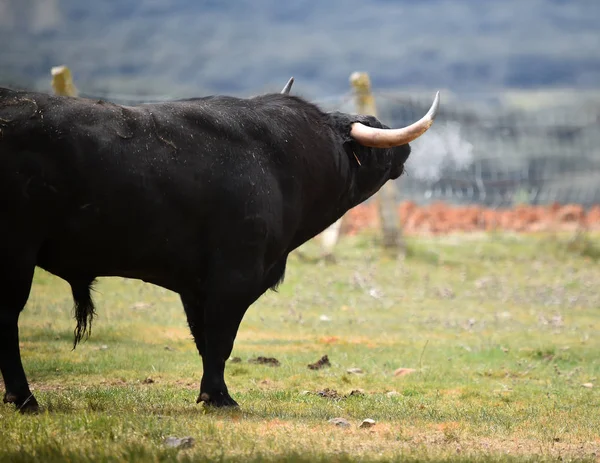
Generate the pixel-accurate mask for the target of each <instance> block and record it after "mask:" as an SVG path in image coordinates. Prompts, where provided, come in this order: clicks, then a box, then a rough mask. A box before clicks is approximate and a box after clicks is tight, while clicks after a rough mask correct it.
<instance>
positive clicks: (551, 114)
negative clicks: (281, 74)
mask: <svg viewBox="0 0 600 463" xmlns="http://www.w3.org/2000/svg"><path fill="white" fill-rule="evenodd" d="M81 96H84V97H88V98H101V99H106V100H110V101H113V102H115V103H120V104H128V105H140V104H144V103H151V102H160V101H167V100H172V99H175V97H174V96H171V95H165V96H161V97H157V96H149V95H115V94H107V95H87V94H82V95H81ZM374 96H375V98H376V102H377V106H378V112H379V118H380V119H381V120H382V121H383V122H384V123H386V124H387V125H389V126H391V127H399V126H403V125H407V124H410V123H412V122H414V121H415V120H417V119H418V118H420V117H422V115H423V114H424V113H425V112H426V111H427V109H428V108H429V105H430V104H431V97H432V95H414V94H411V95H408V94H407V95H402V94H397V93H385V92H375V93H374ZM479 101H481V98H480V99H479ZM498 101H499V98H496V96H490V95H487V102H486V104H480V105H478V106H477V105H475V104H468V103H465V102H464V101H463V102H461V101H459V100H455V101H452V100H450V101H444V99H443V100H442V106H441V108H440V112H439V115H438V118H437V119H436V123H435V124H434V125H433V127H432V129H430V131H429V132H428V133H427V136H425V137H422V138H421V139H419V140H417V141H416V142H415V143H413V151H412V155H411V158H410V160H409V162H408V164H407V166H406V175H403V176H402V177H401V178H400V179H398V180H397V187H398V192H399V194H398V199H399V200H412V201H414V202H416V203H418V204H428V203H431V202H434V201H440V200H441V201H445V202H448V203H451V204H479V205H485V206H487V207H497V208H499V207H511V206H514V205H516V204H519V203H525V204H533V205H543V204H551V203H554V202H558V203H561V204H568V203H577V204H581V205H582V206H584V207H590V206H592V205H595V204H600V104H598V103H597V102H596V103H593V102H589V103H587V104H582V105H581V104H577V105H575V104H571V105H562V106H545V107H541V108H538V109H534V108H533V109H527V110H525V109H515V108H508V107H507V106H505V105H502V104H498ZM316 103H317V104H319V105H320V106H321V107H323V108H324V109H327V110H340V111H346V112H355V107H354V95H353V94H352V93H351V92H349V93H347V94H344V95H339V96H332V97H328V98H322V99H320V100H317V101H316Z"/></svg>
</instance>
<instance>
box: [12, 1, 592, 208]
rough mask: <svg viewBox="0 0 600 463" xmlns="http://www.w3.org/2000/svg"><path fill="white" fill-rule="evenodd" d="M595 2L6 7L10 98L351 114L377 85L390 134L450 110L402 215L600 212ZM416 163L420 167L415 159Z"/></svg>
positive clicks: (425, 143)
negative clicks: (460, 208) (239, 99)
mask: <svg viewBox="0 0 600 463" xmlns="http://www.w3.org/2000/svg"><path fill="white" fill-rule="evenodd" d="M598 18H600V2H598V1H597V0H571V1H565V0H527V1H524V0H502V1H498V0H495V1H487V2H481V1H478V0H420V1H404V0H395V1H394V0H362V1H356V0H344V1H341V0H329V1H327V2H325V1H314V0H297V1H294V2H282V1H274V0H252V1H250V0H238V1H231V2H221V1H216V0H194V1H191V0H186V1H182V0H180V1H171V0H169V1H167V0H111V1H106V0H102V1H101V0H98V1H94V2H91V1H90V2H84V1H81V0H0V40H1V42H2V44H3V46H2V49H1V50H0V85H4V86H11V87H18V88H28V89H37V90H42V91H52V87H51V79H50V73H49V72H50V69H51V67H53V66H56V65H62V64H64V65H67V66H69V67H70V69H71V70H72V73H73V78H74V81H75V85H76V86H77V88H78V90H79V93H80V95H82V96H92V97H99V98H105V99H109V100H112V101H115V102H119V103H127V104H141V103H144V102H150V101H160V100H164V99H170V98H184V97H192V96H202V95H207V94H213V93H226V94H231V95H237V96H252V95H256V94H259V93H262V92H266V91H279V90H280V89H281V87H282V86H283V85H284V84H285V82H286V81H287V79H288V78H289V77H290V76H294V77H295V79H296V83H295V84H294V87H293V93H295V94H297V95H301V96H303V97H306V98H308V99H310V100H312V101H315V102H316V103H318V104H320V105H322V106H323V107H324V108H326V109H341V110H345V111H356V110H357V109H356V103H355V99H354V98H353V89H352V87H351V86H350V85H349V76H350V75H351V74H352V73H353V72H355V71H363V72H367V73H368V74H369V76H370V79H371V83H372V92H373V95H374V96H375V102H376V106H377V112H378V114H379V116H380V118H381V119H382V120H383V121H384V122H385V123H387V124H388V125H392V126H399V125H403V124H406V123H409V122H412V121H413V120H414V119H415V118H418V117H420V116H421V115H422V114H423V113H424V111H426V110H427V108H428V107H429V104H430V103H431V99H432V97H433V94H434V91H435V90H438V89H439V90H441V91H442V98H443V99H442V112H441V115H440V117H439V120H438V122H437V123H436V125H434V130H432V131H431V132H430V133H429V134H428V136H427V137H423V139H421V140H419V142H417V143H416V144H415V145H414V153H415V154H414V155H413V156H412V158H411V160H410V165H409V166H408V169H407V171H408V176H405V177H403V178H402V179H401V181H400V182H398V188H399V192H398V193H399V194H398V197H397V198H398V201H400V200H407V199H408V200H412V201H414V202H415V203H417V204H420V205H421V204H429V203H432V202H435V201H439V200H443V201H445V202H448V203H451V204H462V205H465V204H479V205H482V206H485V207H491V208H499V207H512V206H514V205H515V204H530V205H547V204H551V203H554V202H559V203H562V204H566V203H576V204H579V205H581V206H582V207H584V208H590V207H591V206H593V205H594V204H597V203H600V181H598V179H599V173H600V148H599V146H600V130H598V128H599V125H600V52H599V49H600V28H599V27H598ZM421 153H422V155H420V154H421Z"/></svg>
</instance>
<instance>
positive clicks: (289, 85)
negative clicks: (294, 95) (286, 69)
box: [281, 77, 294, 95]
mask: <svg viewBox="0 0 600 463" xmlns="http://www.w3.org/2000/svg"><path fill="white" fill-rule="evenodd" d="M293 83H294V78H293V77H290V80H288V81H287V84H285V87H283V90H282V91H281V93H283V94H285V95H287V94H288V93H290V90H291V89H292V84H293Z"/></svg>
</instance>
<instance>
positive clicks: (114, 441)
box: [0, 235, 600, 462]
mask: <svg viewBox="0 0 600 463" xmlns="http://www.w3.org/2000/svg"><path fill="white" fill-rule="evenodd" d="M567 239H568V237H542V238H540V237H537V238H535V237H524V236H509V235H478V236H470V237H467V236H464V237H444V238H436V239H433V238H432V239H426V238H420V239H415V240H412V241H411V242H410V243H409V244H410V252H409V255H408V257H407V258H406V259H405V260H395V259H390V258H388V257H385V256H383V255H382V254H381V252H380V250H378V248H377V247H376V246H374V245H373V240H372V238H371V237H369V236H366V235H363V236H359V237H350V238H345V239H344V241H343V242H342V244H341V245H340V247H339V250H338V261H337V263H336V264H325V263H322V262H320V263H315V262H307V261H305V260H302V259H299V258H298V256H297V255H294V256H292V257H291V259H290V263H289V266H288V271H287V277H286V281H285V283H284V284H283V285H282V286H281V287H280V289H279V293H272V292H270V293H268V294H266V295H265V296H264V297H263V298H262V299H260V300H259V301H258V302H257V303H256V304H255V305H254V306H253V307H251V308H250V310H249V311H248V313H247V315H246V317H245V319H244V322H243V323H242V326H241V328H240V332H239V334H238V338H237V341H236V345H235V348H234V352H233V354H232V356H233V357H238V358H239V359H241V361H239V362H232V361H230V362H229V363H228V367H227V370H226V380H227V382H228V386H229V389H230V392H231V393H232V396H233V397H234V398H235V399H236V400H237V401H238V402H239V403H240V405H241V408H240V410H237V411H214V410H210V409H205V408H204V407H203V406H202V405H196V404H195V399H196V397H197V394H198V387H199V380H200V376H201V362H200V360H199V357H198V355H197V352H196V350H195V347H194V345H193V342H192V341H191V337H190V335H189V332H188V329H187V326H186V324H185V318H184V313H183V310H182V308H181V306H180V302H179V299H178V297H177V296H176V295H175V294H173V293H170V292H168V291H165V290H162V289H161V288H158V287H154V286H151V285H148V284H143V283H141V282H138V281H131V280H123V279H104V280H101V281H100V283H99V285H98V286H97V293H96V294H95V300H96V302H97V307H98V317H97V318H96V320H95V324H94V328H93V332H92V337H91V338H90V339H89V340H88V341H87V342H86V343H83V344H82V345H80V346H79V347H78V348H77V349H76V350H75V351H72V350H71V346H72V332H73V328H74V322H73V320H72V318H71V306H72V301H71V299H70V292H69V289H68V287H67V285H66V284H65V283H63V282H62V281H60V280H58V279H57V278H55V277H53V276H51V275H48V274H46V273H44V272H42V271H38V272H37V274H36V279H35V285H34V288H33V290H32V294H31V298H30V300H29V303H28V307H27V308H26V310H25V312H23V315H22V317H21V325H20V326H21V343H22V351H23V358H24V363H25V368H26V370H27V372H28V375H29V379H30V383H31V386H32V390H33V391H34V393H35V394H36V396H37V398H38V400H39V401H40V404H41V405H42V406H43V407H44V409H45V411H44V412H43V413H41V414H40V415H36V416H21V415H20V414H18V413H15V412H14V409H13V407H11V406H8V405H0V423H1V426H0V461H11V462H19V461H40V462H50V461H80V460H93V461H169V460H177V461H215V460H216V461H230V460H245V461H271V460H286V461H307V462H308V461H350V460H359V461H376V460H382V461H390V460H394V459H403V460H404V461H422V460H429V461H434V460H435V461H439V460H452V461H483V460H485V461H490V460H491V461H513V460H514V461H523V460H527V461H531V460H536V461H537V460H556V459H558V458H561V459H563V460H583V461H599V460H600V392H599V390H600V336H599V334H600V292H599V291H598V285H599V284H600V262H599V261H598V260H597V259H596V258H597V256H598V253H597V250H598V248H597V247H596V245H595V244H594V241H593V240H596V243H597V242H598V237H597V236H596V237H592V238H588V241H585V243H584V245H581V243H578V244H579V245H578V246H574V245H572V246H568V245H567V244H566V240H567ZM303 251H304V253H306V254H308V255H309V256H310V255H317V251H318V248H317V247H316V245H315V244H314V243H309V244H308V245H307V246H306V247H305V248H304V250H303ZM323 355H328V357H329V360H330V362H331V366H330V367H327V368H323V369H320V370H311V369H309V368H307V365H308V364H309V363H313V362H315V361H317V360H318V359H319V358H321V357H322V356H323ZM258 356H265V357H275V358H276V359H278V360H279V362H280V365H279V366H270V365H260V364H255V363H252V362H250V360H251V359H253V358H255V357H258ZM399 368H411V369H414V370H415V371H414V372H412V373H409V374H404V375H395V374H394V372H395V371H396V370H397V369H399ZM351 369H360V370H361V371H362V373H360V372H348V370H351ZM352 391H355V392H354V393H352V394H351V392H352ZM356 391H358V392H356ZM319 392H321V393H320V394H319ZM338 417H339V418H345V419H346V420H347V421H348V423H349V426H347V427H342V426H336V425H334V424H332V423H330V422H328V420H330V419H332V418H338ZM366 418H371V419H373V420H375V422H376V423H375V425H374V426H372V427H370V428H361V427H359V425H360V423H361V422H362V420H364V419H366ZM188 436H189V437H192V438H193V439H194V443H193V445H192V446H191V448H171V447H169V446H167V445H166V443H165V442H164V440H165V438H167V437H178V438H183V437H188Z"/></svg>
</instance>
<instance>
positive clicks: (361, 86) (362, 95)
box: [350, 72, 404, 251]
mask: <svg viewBox="0 0 600 463" xmlns="http://www.w3.org/2000/svg"><path fill="white" fill-rule="evenodd" d="M350 85H351V86H352V88H353V89H354V93H355V102H356V110H357V112H358V113H359V114H365V115H370V116H375V117H378V115H377V107H376V106H375V97H373V93H372V91H371V79H370V78H369V75H368V74H367V73H366V72H354V73H352V75H351V76H350ZM375 201H376V203H377V207H378V210H379V218H380V222H381V229H382V233H383V246H384V247H385V248H387V249H390V250H396V251H403V250H404V240H403V239H402V231H401V229H400V217H399V214H398V204H397V201H396V185H395V183H394V182H392V181H389V182H387V183H386V184H385V185H383V187H382V188H381V190H379V193H377V195H376V196H375Z"/></svg>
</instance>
